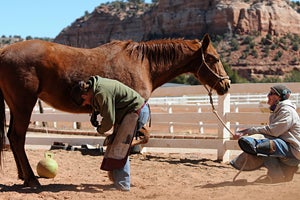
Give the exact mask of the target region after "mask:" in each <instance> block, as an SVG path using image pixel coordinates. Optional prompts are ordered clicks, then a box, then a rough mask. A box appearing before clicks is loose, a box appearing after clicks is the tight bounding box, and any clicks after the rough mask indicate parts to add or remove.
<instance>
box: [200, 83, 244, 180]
mask: <svg viewBox="0 0 300 200" xmlns="http://www.w3.org/2000/svg"><path fill="white" fill-rule="evenodd" d="M204 87H205V88H206V90H207V92H208V96H209V101H210V104H211V107H212V112H213V113H214V114H215V115H216V116H217V118H218V119H219V121H220V122H221V123H222V124H223V126H224V127H225V128H226V130H227V131H228V132H229V133H230V134H231V135H232V136H234V133H233V132H232V131H231V130H230V129H229V128H228V127H227V126H226V124H225V122H224V121H223V120H222V118H221V117H220V115H219V114H218V112H217V110H216V109H215V106H214V102H213V98H212V92H211V91H212V89H210V90H209V89H208V88H207V86H206V85H204ZM247 161H248V155H247V154H246V158H245V162H244V164H243V166H242V167H241V169H239V171H238V173H237V174H236V175H235V176H234V177H233V180H232V181H233V182H235V181H236V178H237V177H238V176H239V175H240V173H242V171H243V170H244V168H245V166H246V163H247Z"/></svg>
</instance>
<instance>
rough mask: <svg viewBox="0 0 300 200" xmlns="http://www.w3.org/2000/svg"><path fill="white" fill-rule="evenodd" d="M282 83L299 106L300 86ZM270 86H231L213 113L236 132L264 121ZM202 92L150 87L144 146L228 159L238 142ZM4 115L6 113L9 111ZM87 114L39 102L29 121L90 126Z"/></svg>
mask: <svg viewBox="0 0 300 200" xmlns="http://www.w3.org/2000/svg"><path fill="white" fill-rule="evenodd" d="M285 85H287V86H288V87H289V88H290V89H291V90H292V91H294V93H293V94H292V96H291V100H292V101H293V103H295V104H296V105H300V94H299V93H297V92H298V91H299V90H298V84H297V83H285ZM271 86H272V84H235V85H232V88H231V90H230V93H229V94H226V95H223V96H217V95H214V96H213V101H214V104H215V107H216V109H217V113H218V114H219V116H220V117H221V119H222V120H223V121H224V122H225V124H226V126H227V128H229V129H230V130H232V131H235V130H236V129H238V128H241V127H243V128H245V127H249V126H254V125H263V124H267V123H268V117H269V113H268V112H267V111H268V106H267V104H266V93H267V92H268V91H269V89H270V87H271ZM206 93H207V92H206V91H205V90H204V87H203V86H183V87H168V88H159V89H158V90H156V91H154V93H153V95H152V97H151V98H150V100H149V103H150V105H151V110H152V114H151V122H152V128H151V134H152V138H151V140H150V141H149V143H148V144H146V145H145V146H146V147H160V148H163V147H174V148H200V149H216V150H217V158H218V159H222V160H223V161H227V160H228V159H229V156H230V151H229V150H237V149H239V148H238V145H237V144H236V141H233V140H230V133H229V132H228V130H227V129H226V128H225V127H224V126H223V124H222V123H221V122H220V121H219V120H218V119H217V117H216V116H215V115H214V113H213V112H212V110H211V105H210V103H209V97H208V95H207V94H206ZM7 115H8V116H9V111H8V110H7ZM8 118H9V117H8ZM89 118H90V117H89V115H88V114H71V113H64V112H60V111H57V110H55V109H53V108H50V107H47V106H46V107H44V109H43V113H40V110H39V107H38V104H37V106H36V107H35V109H34V111H33V114H32V117H31V121H32V122H36V123H37V122H38V123H39V124H41V122H47V123H53V127H54V128H55V127H56V126H57V125H56V123H61V122H69V123H72V124H73V125H74V128H77V127H76V126H75V125H76V124H77V123H78V122H81V123H87V124H88V127H90V128H91V125H90V124H89ZM35 126H36V125H35ZM48 128H50V127H49V125H48ZM59 128H60V127H58V129H59ZM162 135H164V136H163V137H162ZM155 136H157V137H155ZM159 136H160V137H159ZM162 138H164V139H162ZM173 138H177V139H173ZM186 138H196V139H195V140H187V139H186Z"/></svg>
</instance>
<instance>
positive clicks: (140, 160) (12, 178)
mask: <svg viewBox="0 0 300 200" xmlns="http://www.w3.org/2000/svg"><path fill="white" fill-rule="evenodd" d="M44 152H45V150H33V149H28V150H27V155H28V157H29V160H30V163H31V165H32V168H33V170H34V171H36V165H37V163H38V161H39V160H41V159H42V158H43V156H44ZM52 152H53V153H54V159H55V160H56V161H57V163H58V165H59V171H58V174H57V176H56V177H55V178H53V179H44V178H39V181H40V183H41V184H42V187H41V188H40V189H36V190H32V189H30V188H24V187H23V186H22V183H23V182H22V181H21V180H18V179H17V172H16V167H15V163H14V159H13V156H12V152H11V151H5V152H4V158H5V161H4V166H3V171H2V173H1V175H0V180H1V181H0V199H1V200H17V199H22V200H27V199H28V200H39V199H49V200H50V199H51V200H52V199H59V200H60V199H62V200H66V199H72V200H75V199H80V200H83V199H107V200H110V199H123V200H127V199H128V200H129V199H130V200H132V199H161V200H168V199H169V200H183V199H185V200H190V199H197V200H202V199H205V200H209V199H222V200H232V199H237V200H238V199H243V200H248V199H249V200H250V199H270V200H274V199H285V200H289V199H295V200H296V199H299V198H300V190H299V185H300V174H296V175H295V177H294V180H293V181H292V182H288V183H280V184H273V185H262V184H253V183H252V181H254V180H255V179H256V178H258V177H259V176H260V175H262V174H265V173H266V171H265V169H260V170H258V171H255V172H242V173H241V174H240V175H239V176H238V178H237V181H236V182H233V178H234V176H235V175H236V173H237V170H235V169H233V168H232V167H231V166H230V165H228V164H226V163H221V162H219V161H216V160H213V159H212V158H213V157H214V155H209V154H201V153H185V154H178V153H145V154H134V155H131V156H130V158H131V173H132V178H131V179H132V180H131V181H132V188H131V191H130V192H122V191H116V190H113V188H112V185H111V182H110V181H109V180H108V178H107V173H106V172H105V171H101V170H100V169H99V166H100V163H101V161H102V159H103V156H99V155H98V156H93V155H83V154H82V153H81V152H80V151H67V150H52Z"/></svg>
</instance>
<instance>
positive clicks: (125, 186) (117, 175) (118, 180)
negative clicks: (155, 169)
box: [112, 104, 150, 191]
mask: <svg viewBox="0 0 300 200" xmlns="http://www.w3.org/2000/svg"><path fill="white" fill-rule="evenodd" d="M149 117H150V109H149V106H148V105H147V104H146V105H144V107H143V108H142V109H141V111H140V113H139V118H138V120H137V125H136V126H137V127H136V130H139V129H140V128H142V127H143V126H144V125H145V124H146V123H147V122H148V120H149ZM112 173H113V178H114V185H115V186H116V188H117V189H119V190H123V191H129V190H130V161H129V157H128V158H127V162H126V164H125V165H124V167H123V168H121V169H115V170H113V172H112Z"/></svg>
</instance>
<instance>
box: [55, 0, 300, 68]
mask: <svg viewBox="0 0 300 200" xmlns="http://www.w3.org/2000/svg"><path fill="white" fill-rule="evenodd" d="M299 21H300V14H298V13H297V12H296V11H295V10H294V9H293V8H292V7H291V6H290V2H289V1H288V0H244V1H242V0H201V1H199V0H159V1H158V2H157V3H156V4H151V5H150V4H143V5H142V6H138V5H135V4H132V5H130V4H127V6H126V7H125V8H119V7H117V6H116V5H115V4H102V5H99V6H98V7H96V8H95V10H94V11H93V12H92V13H90V14H88V15H85V16H83V17H81V18H78V19H76V20H75V21H74V22H73V23H72V24H71V25H70V26H68V27H66V28H65V29H64V30H62V31H61V33H60V34H59V35H58V36H57V37H56V38H55V40H54V41H55V42H57V43H61V44H66V45H70V46H76V47H84V48H93V47H96V46H99V45H101V44H104V43H107V42H110V41H112V40H127V39H130V40H134V41H142V40H151V39H157V38H174V37H176V38H178V37H183V38H186V39H194V38H198V39H201V38H202V36H203V34H204V33H209V34H210V35H224V34H227V35H233V34H239V35H252V34H256V35H260V36H265V35H267V34H271V35H273V36H281V35H285V34H291V33H292V34H299V35H300V23H299ZM296 53H297V54H298V52H296ZM296 56H297V55H296ZM229 60H231V61H230V64H232V65H233V66H235V67H238V68H239V70H240V66H239V64H238V63H237V62H235V60H234V58H232V59H229ZM257 62H259V63H260V64H259V66H260V68H263V69H262V71H264V70H268V68H269V67H270V66H274V65H276V63H275V64H274V63H270V62H269V63H268V62H266V63H263V64H262V62H261V60H260V61H253V60H252V61H250V63H251V64H250V65H251V67H255V63H257ZM253 63H254V64H253ZM265 64H266V66H267V67H265V68H264V67H261V65H265ZM246 65H247V64H246ZM252 65H254V66H252ZM279 65H280V63H279ZM248 66H249V65H248ZM279 67H281V66H279ZM293 68H298V66H294V67H293ZM247 70H248V71H247V73H248V72H249V69H247ZM250 72H251V70H250ZM241 73H245V72H241Z"/></svg>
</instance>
